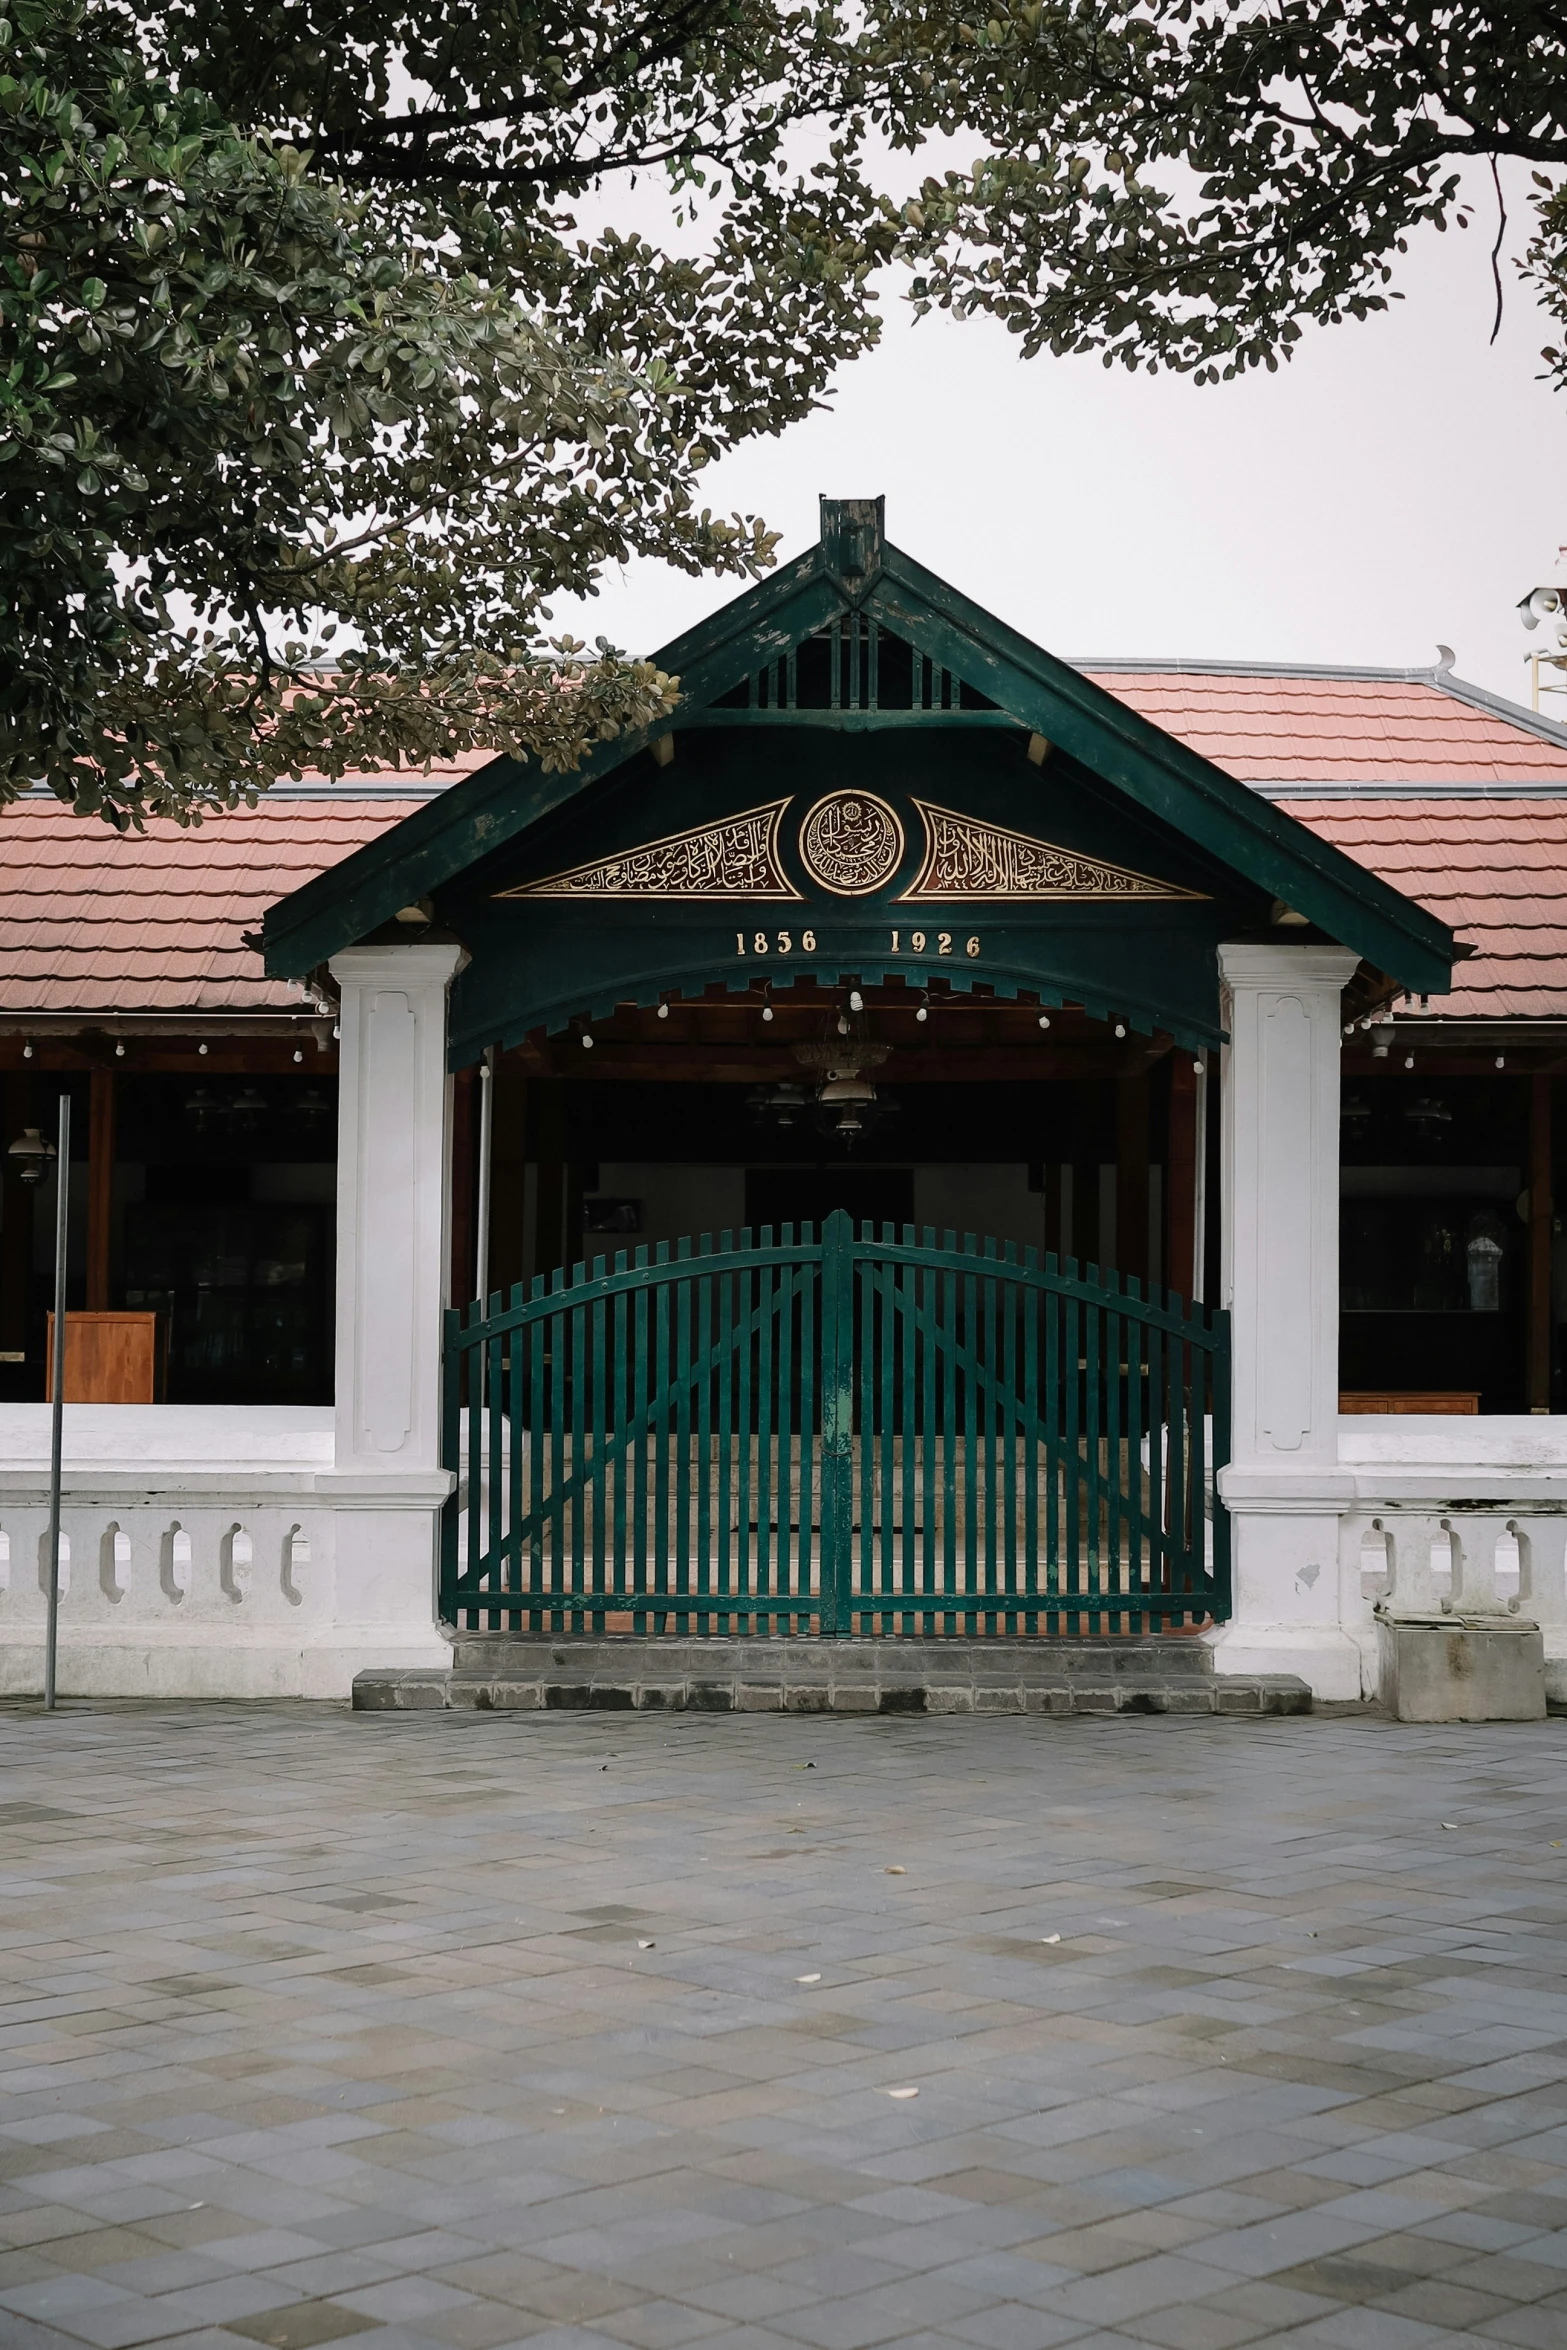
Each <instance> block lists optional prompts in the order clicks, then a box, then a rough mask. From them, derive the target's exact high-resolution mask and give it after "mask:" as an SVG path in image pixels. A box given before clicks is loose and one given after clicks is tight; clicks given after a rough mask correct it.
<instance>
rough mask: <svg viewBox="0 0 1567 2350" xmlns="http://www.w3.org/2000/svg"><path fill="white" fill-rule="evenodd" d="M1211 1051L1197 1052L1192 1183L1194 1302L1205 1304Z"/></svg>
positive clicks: (1195, 1303)
mask: <svg viewBox="0 0 1567 2350" xmlns="http://www.w3.org/2000/svg"><path fill="white" fill-rule="evenodd" d="M1208 1067H1209V1062H1208V1054H1207V1049H1206V1047H1205V1048H1204V1049H1203V1051H1201V1052H1200V1053H1199V1054H1198V1055H1197V1099H1196V1101H1195V1103H1194V1104H1193V1116H1194V1118H1195V1121H1196V1126H1197V1164H1196V1167H1195V1168H1194V1169H1193V1176H1194V1181H1193V1184H1192V1303H1193V1304H1194V1305H1199V1306H1200V1305H1201V1304H1202V1302H1203V1296H1202V1277H1203V1257H1204V1253H1205V1252H1204V1248H1203V1242H1204V1241H1205V1239H1206V1238H1207V1228H1208Z"/></svg>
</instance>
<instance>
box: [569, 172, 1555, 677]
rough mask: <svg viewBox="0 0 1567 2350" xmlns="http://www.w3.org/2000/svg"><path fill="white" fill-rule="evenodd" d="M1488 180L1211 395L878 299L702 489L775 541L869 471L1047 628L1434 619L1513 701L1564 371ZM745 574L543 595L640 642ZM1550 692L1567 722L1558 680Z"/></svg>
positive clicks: (1394, 643) (1198, 640) (1356, 637)
mask: <svg viewBox="0 0 1567 2350" xmlns="http://www.w3.org/2000/svg"><path fill="white" fill-rule="evenodd" d="M1523 194H1524V190H1523V188H1522V186H1520V187H1519V189H1518V191H1517V194H1516V196H1514V198H1513V200H1512V202H1513V213H1514V219H1515V222H1516V223H1517V224H1518V228H1519V230H1521V229H1522V227H1523V226H1524V225H1525V222H1526V211H1525V205H1524V202H1523ZM1476 195H1477V217H1476V220H1475V223H1474V226H1473V227H1471V228H1470V229H1469V230H1468V231H1467V232H1466V233H1463V234H1460V233H1457V232H1452V233H1449V234H1448V235H1447V236H1445V237H1440V236H1437V235H1435V234H1431V235H1428V236H1427V237H1426V238H1425V239H1424V240H1423V241H1422V242H1421V244H1420V245H1419V247H1418V248H1417V249H1416V251H1414V252H1413V253H1411V255H1410V256H1409V257H1408V259H1407V261H1406V262H1405V263H1404V264H1403V277H1402V280H1401V282H1402V284H1403V286H1404V289H1405V292H1406V296H1407V299H1406V300H1405V301H1404V302H1403V303H1401V304H1398V305H1396V306H1395V308H1394V309H1393V311H1392V312H1391V313H1390V314H1389V315H1388V316H1385V317H1382V318H1379V319H1374V320H1372V321H1370V322H1369V323H1367V324H1364V325H1346V326H1341V327H1337V328H1333V329H1330V330H1326V331H1320V332H1312V331H1309V330H1308V334H1307V336H1306V339H1305V340H1304V342H1303V343H1302V344H1301V345H1299V346H1297V349H1298V350H1299V352H1300V356H1299V357H1297V359H1296V360H1295V361H1294V363H1293V364H1292V365H1291V366H1289V367H1287V368H1284V369H1282V370H1281V371H1280V373H1279V374H1278V375H1277V376H1273V377H1269V376H1264V377H1261V378H1258V377H1250V378H1248V379H1247V380H1246V381H1245V382H1243V383H1239V384H1230V385H1224V386H1218V387H1211V388H1208V389H1205V390H1201V391H1199V390H1196V389H1194V388H1193V387H1192V385H1191V384H1190V383H1189V381H1186V380H1184V379H1181V378H1176V377H1170V376H1165V375H1160V376H1158V377H1155V378H1149V377H1146V376H1129V375H1126V374H1125V373H1123V372H1121V371H1119V370H1117V371H1115V372H1114V373H1107V372H1106V371H1105V369H1104V368H1103V367H1102V366H1100V365H1099V364H1098V362H1097V361H1095V360H1092V359H1074V360H1060V359H1050V358H1041V359H1035V360H1021V359H1019V358H1018V356H1017V352H1016V347H1015V345H1014V343H1013V342H1012V340H1011V338H1010V337H1009V336H1008V335H1006V334H1005V333H1004V332H1002V331H1001V330H1000V329H999V328H996V327H993V326H991V325H990V324H988V323H987V322H982V321H979V320H971V321H968V322H966V323H965V324H962V325H958V324H955V323H954V322H952V321H950V320H949V319H946V318H944V317H942V318H930V319H926V320H924V321H922V322H918V323H916V322H913V321H911V320H910V319H909V317H908V313H907V311H906V310H905V309H904V308H903V306H902V305H901V304H900V303H899V302H897V301H892V302H889V303H888V304H887V319H888V323H887V329H886V333H885V336H884V338H883V342H882V345H881V348H880V350H879V351H878V352H877V353H876V354H875V355H874V356H873V357H872V358H870V359H868V360H865V361H862V362H860V363H859V364H858V365H856V366H853V367H850V368H848V369H846V370H845V371H844V372H843V374H842V375H841V377H840V378H839V381H838V384H837V386H836V390H835V394H834V397H833V401H832V405H831V408H830V409H829V410H828V411H827V412H826V413H824V414H822V415H819V416H815V417H812V418H810V419H808V420H807V421H806V422H805V423H803V424H799V425H796V426H795V427H794V428H793V429H792V430H791V431H789V432H788V433H786V434H784V435H783V436H782V437H781V438H780V439H778V440H773V441H765V442H757V443H753V444H752V445H751V446H749V447H747V448H745V449H742V450H740V451H739V452H737V453H736V454H735V455H733V456H731V457H728V458H726V459H725V460H724V461H723V462H722V463H721V464H718V465H715V466H714V467H713V468H712V469H711V471H710V472H709V473H708V475H707V477H706V481H705V484H704V487H705V488H706V490H707V492H708V498H709V501H710V502H711V503H712V504H713V505H714V506H715V507H716V508H718V509H719V510H720V511H729V510H731V509H733V508H736V507H738V508H740V509H742V510H744V511H748V512H750V511H755V512H760V513H762V514H764V515H765V516H766V518H767V520H768V521H769V522H770V523H771V524H772V525H773V526H774V527H775V528H777V529H781V530H782V532H783V534H784V535H783V545H782V548H781V553H782V554H784V555H786V556H787V555H790V554H794V553H797V552H798V551H799V550H800V549H801V548H803V547H805V546H807V545H809V544H810V543H811V542H812V541H813V540H814V539H815V537H816V530H817V523H816V499H817V493H818V492H819V491H825V492H827V493H828V495H830V496H836V497H858V496H874V495H875V494H876V493H878V492H882V493H885V496H886V500H887V530H888V535H889V537H890V538H892V539H893V540H895V541H896V542H897V544H898V545H900V546H902V547H904V548H906V549H907V550H908V552H909V553H910V554H912V555H915V556H917V557H918V558H919V560H920V561H921V562H923V563H926V564H928V565H929V566H930V567H931V568H932V569H933V570H935V571H938V572H940V573H942V574H943V575H944V576H945V577H946V578H948V579H950V580H951V581H953V583H954V584H955V585H956V586H958V587H960V588H962V589H963V590H964V591H965V592H966V593H967V594H969V595H971V596H973V597H975V598H976V599H977V600H978V601H979V602H980V603H982V604H985V605H987V606H989V607H990V608H991V609H992V610H993V611H995V612H997V613H999V614H1000V615H1001V617H1002V618H1003V619H1005V620H1008V621H1010V622H1011V623H1012V624H1013V626H1015V627H1017V628H1020V629H1022V630H1024V631H1025V632H1026V633H1027V634H1028V635H1030V636H1032V637H1034V638H1036V639H1037V640H1038V641H1039V642H1041V643H1043V644H1045V645H1047V646H1049V647H1050V649H1051V650H1052V651H1054V652H1058V653H1063V654H1067V655H1082V654H1093V653H1103V654H1111V653H1113V654H1134V655H1157V654H1177V653H1178V654H1186V655H1198V656H1201V655H1207V656H1210V657H1214V656H1217V657H1227V658H1231V659H1243V660H1257V661H1268V660H1281V661H1343V662H1354V663H1367V664H1389V665H1396V666H1400V667H1416V666H1421V665H1426V664H1429V663H1431V662H1433V661H1435V659H1436V657H1437V655H1436V647H1437V644H1438V643H1439V642H1442V643H1446V644H1449V645H1451V646H1452V647H1453V648H1454V650H1455V652H1456V654H1457V664H1456V666H1457V669H1458V672H1459V674H1460V675H1461V676H1463V677H1467V678H1470V679H1472V680H1474V682H1476V683H1477V684H1480V685H1484V686H1487V687H1489V688H1491V690H1492V691H1494V692H1498V693H1503V694H1508V695H1511V696H1512V697H1514V698H1515V699H1519V700H1524V699H1526V698H1527V693H1528V678H1527V672H1526V670H1525V668H1524V664H1523V654H1524V651H1525V648H1526V647H1527V646H1528V645H1529V644H1530V643H1538V642H1540V641H1541V639H1540V638H1533V639H1531V638H1528V637H1526V636H1525V635H1524V632H1523V630H1522V628H1521V626H1520V624H1519V621H1518V618H1517V615H1516V613H1515V611H1514V608H1513V607H1514V605H1515V603H1516V602H1517V599H1518V597H1519V596H1520V595H1521V594H1522V593H1523V592H1524V590H1525V589H1526V588H1528V587H1530V586H1532V585H1533V584H1534V583H1535V581H1536V579H1537V578H1539V577H1541V576H1543V575H1544V574H1545V573H1546V572H1547V571H1548V569H1549V567H1550V565H1551V563H1552V562H1553V560H1554V557H1555V553H1556V549H1557V546H1558V543H1559V542H1563V541H1567V497H1564V494H1563V458H1564V454H1567V397H1564V396H1563V395H1560V394H1556V393H1553V392H1552V391H1551V390H1550V389H1549V387H1548V386H1547V385H1546V384H1544V383H1543V382H1541V381H1540V380H1539V371H1540V366H1541V362H1540V358H1539V351H1540V347H1541V345H1542V343H1544V342H1546V341H1547V340H1554V339H1555V336H1554V335H1553V334H1552V332H1551V330H1550V328H1549V326H1548V324H1547V322H1546V321H1545V319H1544V318H1543V317H1542V316H1541V315H1540V314H1539V313H1538V312H1537V311H1536V310H1534V309H1533V308H1532V306H1531V304H1530V303H1529V300H1528V298H1527V293H1526V290H1525V289H1523V288H1521V287H1520V286H1519V285H1518V284H1517V282H1516V279H1515V278H1514V276H1513V273H1512V270H1511V269H1510V267H1507V266H1506V265H1505V264H1504V283H1505V286H1506V292H1507V300H1506V315H1505V319H1504V323H1503V327H1502V332H1501V335H1500V337H1499V338H1498V340H1497V342H1496V344H1495V345H1494V346H1488V343H1487V336H1488V335H1489V333H1490V328H1491V319H1492V313H1493V307H1494V295H1493V291H1492V284H1491V274H1490V246H1491V242H1492V238H1493V235H1494V222H1495V213H1494V200H1493V199H1492V197H1491V193H1490V185H1489V175H1487V177H1486V180H1485V183H1484V186H1483V188H1477V190H1476ZM1522 241H1523V239H1522V235H1521V234H1520V233H1515V234H1514V236H1513V238H1512V247H1513V250H1514V251H1517V250H1519V249H1521V245H1522ZM733 592H734V589H733V586H732V585H724V584H716V583H714V582H713V581H711V580H703V581H691V580H686V579H684V578H682V577H681V576H680V575H679V574H677V573H671V572H668V571H665V570H663V569H662V568H661V567H658V566H654V565H646V566H639V567H637V568H635V569H633V570H632V571H630V572H627V573H625V574H615V575H611V576H610V577H608V578H607V579H606V581H605V584H604V592H603V594H602V595H601V596H600V597H599V598H598V599H597V601H596V602H595V603H593V604H590V605H588V606H586V607H572V608H570V609H569V610H568V608H567V607H565V606H564V605H563V606H560V607H558V608H557V620H558V621H559V622H561V623H569V624H570V625H573V626H578V627H580V628H581V629H582V632H583V633H584V634H588V635H597V634H599V633H600V632H602V633H604V634H606V635H609V636H610V637H612V638H613V639H614V640H615V641H616V642H617V643H618V644H620V645H622V646H624V647H625V648H626V649H628V650H630V651H633V652H638V653H644V652H650V651H652V650H653V649H654V648H655V647H656V646H658V645H660V644H662V643H664V642H666V641H667V640H668V639H669V638H670V637H672V636H674V635H676V634H678V632H679V631H680V630H681V629H683V628H685V627H687V626H689V625H690V623H691V622H692V621H694V620H696V619H699V618H700V617H701V616H702V615H703V614H704V613H707V612H710V611H712V610H714V609H716V607H717V606H718V605H720V604H721V603H723V602H725V601H727V600H728V597H729V596H730V595H731V594H733ZM1542 633H1543V632H1542ZM1544 706H1545V708H1546V709H1547V710H1549V711H1551V712H1552V713H1553V714H1556V715H1559V716H1561V717H1562V718H1563V719H1567V695H1563V696H1559V697H1557V698H1555V699H1554V700H1550V699H1548V700H1547V701H1546V703H1545V705H1544Z"/></svg>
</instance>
